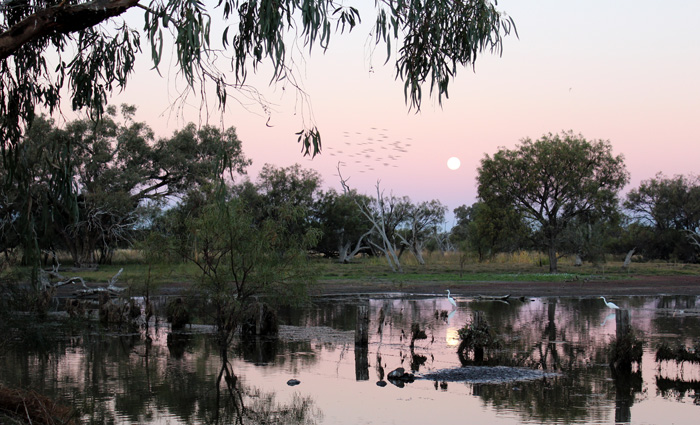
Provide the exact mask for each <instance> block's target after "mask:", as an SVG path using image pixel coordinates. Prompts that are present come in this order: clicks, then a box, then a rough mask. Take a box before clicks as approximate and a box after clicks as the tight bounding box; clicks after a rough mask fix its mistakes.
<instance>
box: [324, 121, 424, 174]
mask: <svg viewBox="0 0 700 425" xmlns="http://www.w3.org/2000/svg"><path fill="white" fill-rule="evenodd" d="M388 133H389V130H388V129H386V128H378V127H372V128H370V129H369V130H368V131H366V132H364V133H363V132H361V131H354V132H350V131H343V133H342V139H343V141H342V142H340V143H335V144H334V145H330V144H329V145H327V147H326V148H325V149H326V151H327V152H328V155H329V156H333V157H334V156H338V157H340V163H341V165H343V166H347V167H349V168H350V169H351V171H358V172H360V173H367V172H372V171H375V170H376V169H378V168H379V167H394V168H396V167H398V164H397V161H398V160H399V159H401V157H402V156H403V155H404V154H406V153H407V152H408V149H409V148H410V147H411V142H412V140H413V139H411V138H410V137H408V138H406V140H395V139H393V138H390V137H389V134H388ZM358 168H359V170H358Z"/></svg>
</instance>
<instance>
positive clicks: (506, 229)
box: [451, 202, 530, 261]
mask: <svg viewBox="0 0 700 425" xmlns="http://www.w3.org/2000/svg"><path fill="white" fill-rule="evenodd" d="M454 214H455V218H456V219H457V224H456V225H455V226H454V227H453V228H452V231H451V238H452V239H453V240H454V241H455V242H457V243H458V245H459V246H460V250H461V251H464V252H473V253H476V254H477V256H478V258H479V261H484V260H486V259H489V258H492V257H493V256H494V255H495V254H497V253H499V252H514V251H516V250H518V249H523V248H526V247H528V245H529V243H528V237H529V236H530V235H529V233H530V229H529V228H528V226H527V225H526V224H525V222H524V220H523V216H522V214H520V213H519V212H518V211H517V210H515V208H514V207H513V206H512V205H508V204H506V205H500V206H496V204H495V202H492V203H491V204H487V203H485V202H475V203H474V204H472V205H471V206H470V207H467V206H466V205H462V206H459V207H457V208H456V209H455V210H454Z"/></svg>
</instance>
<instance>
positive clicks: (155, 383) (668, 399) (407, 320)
mask: <svg viewBox="0 0 700 425" xmlns="http://www.w3.org/2000/svg"><path fill="white" fill-rule="evenodd" d="M699 298H700V297H695V296H657V297H616V298H614V299H613V300H609V301H613V302H615V303H616V304H617V305H619V306H620V307H621V308H623V309H627V310H629V313H630V322H631V325H632V328H633V329H634V332H635V334H636V335H637V337H638V338H640V339H641V340H642V341H643V342H644V354H643V359H642V363H641V366H639V367H636V366H635V368H634V369H633V372H632V373H631V374H627V375H624V376H615V374H613V373H612V371H611V369H610V368H609V366H608V347H609V344H610V342H611V341H612V340H613V339H614V337H615V332H616V320H615V314H616V311H615V310H611V309H609V308H608V307H606V305H605V304H604V303H603V301H602V300H601V299H598V298H527V299H508V300H507V301H501V300H484V299H478V298H464V297H459V296H455V299H456V303H457V306H456V307H453V306H452V305H451V304H450V303H449V301H448V299H447V298H446V297H445V296H441V297H435V296H429V295H424V296H421V295H410V296H409V295H406V294H382V295H376V294H374V295H371V296H369V297H361V296H356V295H354V296H347V297H346V296H336V297H325V298H317V299H315V300H314V302H313V306H312V307H311V308H306V309H304V310H303V311H295V310H285V311H282V312H280V315H279V316H280V319H281V322H282V323H283V324H284V325H283V326H282V327H281V329H280V335H279V338H276V339H257V340H255V341H249V342H246V343H242V342H236V343H235V344H234V346H232V347H231V349H230V350H229V351H228V352H227V353H225V354H226V356H225V358H224V356H222V353H220V351H219V349H218V348H217V345H216V343H215V338H214V336H213V335H212V334H211V332H210V329H209V328H207V327H203V326H193V327H190V328H187V329H185V331H183V332H177V333H175V332H172V333H171V332H170V330H169V328H168V326H167V324H163V323H161V324H160V325H159V326H158V327H157V328H156V330H155V331H154V330H153V329H151V337H152V341H146V338H145V337H144V335H143V333H142V332H135V333H132V334H124V333H119V332H113V331H109V330H107V329H104V328H102V327H101V326H100V325H98V324H97V323H96V322H89V321H82V322H75V321H65V320H64V321H52V322H48V323H44V324H36V323H35V324H27V325H26V327H23V328H22V330H21V338H17V335H16V333H17V332H18V331H17V330H15V337H14V338H10V341H6V342H5V343H4V344H3V345H2V346H0V383H3V384H6V385H9V386H15V387H23V388H32V389H35V390H37V391H39V392H41V393H44V394H46V395H49V396H51V397H58V398H60V399H62V400H65V401H67V402H68V403H70V404H72V405H74V406H76V407H78V408H79V409H80V412H81V415H82V418H83V420H84V421H85V422H86V423H115V424H117V423H154V424H156V423H162V424H177V423H212V422H217V421H219V422H221V423H285V424H287V423H298V424H359V423H362V424H396V423H402V424H414V423H415V424H421V423H436V422H438V421H440V422H445V423H448V422H454V423H464V422H469V423H488V424H519V423H545V424H554V423H599V424H612V423H632V424H658V423H675V424H691V423H692V424H696V423H697V422H698V419H697V418H698V417H699V416H700V368H699V367H698V366H697V365H694V364H690V363H681V364H676V363H675V362H667V361H664V362H657V361H656V360H655V353H656V349H657V347H658V346H659V345H660V344H661V343H664V342H665V343H668V344H669V345H670V346H672V347H676V346H678V345H679V344H683V345H685V346H686V347H693V346H694V345H695V344H697V343H698V342H699V341H700V303H699V302H698V301H699ZM360 308H362V309H365V308H366V309H368V311H369V318H370V324H369V344H368V346H367V349H366V350H363V349H356V348H355V340H354V333H355V326H356V320H357V316H358V314H357V313H358V309H360ZM477 312H480V315H481V317H483V319H484V320H485V321H486V322H487V323H488V325H489V326H490V328H491V329H492V331H493V332H494V333H495V335H496V336H497V338H498V340H499V341H500V343H501V347H500V349H499V350H496V351H494V352H491V353H490V354H489V355H490V356H491V357H492V359H493V361H494V362H496V363H499V364H506V365H507V366H510V367H515V368H516V369H509V368H504V367H500V368H498V367H497V368H493V367H492V368H487V367H483V366H482V367H481V368H480V369H479V368H478V367H474V366H469V367H470V368H474V369H475V373H473V374H471V375H470V376H469V379H468V380H467V381H464V380H458V379H447V378H444V379H443V378H441V379H424V377H425V376H426V375H429V374H430V373H433V372H437V371H444V370H455V369H459V368H461V367H462V365H463V364H462V362H460V358H459V356H458V355H457V347H458V345H459V343H460V339H459V335H458V330H459V329H460V328H462V327H463V326H464V325H465V324H466V323H467V322H470V321H472V320H473V318H474V315H475V313H477ZM412 326H417V329H420V330H421V331H424V332H425V338H424V339H416V340H415V341H414V342H413V347H411V339H412V338H411V335H412V332H411V330H412ZM15 329H17V328H16V327H15ZM5 339H6V340H7V339H8V338H5ZM489 355H487V357H488V356H489ZM466 360H467V362H469V359H466ZM504 362H505V363H504ZM223 365H228V366H230V370H232V371H233V373H234V374H235V377H236V378H233V379H228V380H227V379H222V380H219V379H218V378H219V377H220V374H221V372H222V366H223ZM399 367H402V368H404V369H405V370H406V371H407V372H411V373H413V374H414V375H415V380H414V381H413V382H405V383H404V382H397V381H389V380H388V379H387V376H388V374H389V372H391V371H393V370H394V369H396V368H399ZM533 370H534V371H535V372H534V373H535V376H530V375H529V374H524V375H522V376H521V374H519V373H516V374H515V375H513V374H512V373H511V372H513V371H516V372H517V371H525V372H528V373H529V371H533ZM543 371H546V372H547V373H543ZM224 378H225V377H224ZM290 379H295V380H298V384H297V385H288V381H289V380H290ZM225 381H226V382H228V383H229V384H231V385H226V382H225ZM231 381H233V382H231ZM217 382H219V384H218V385H217ZM378 382H379V383H380V384H379V385H378ZM392 382H393V383H392ZM290 383H293V382H290ZM383 383H386V385H385V386H380V385H383ZM230 388H235V391H229V389H230ZM232 400H233V401H232Z"/></svg>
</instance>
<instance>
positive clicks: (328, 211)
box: [314, 189, 372, 260]
mask: <svg viewBox="0 0 700 425" xmlns="http://www.w3.org/2000/svg"><path fill="white" fill-rule="evenodd" d="M356 202H359V203H360V204H363V203H367V202H369V198H368V197H367V196H364V195H360V194H358V193H356V192H355V191H351V192H350V193H343V194H339V193H338V192H336V191H335V190H333V189H330V190H328V191H327V192H325V193H322V194H320V196H319V199H318V201H317V202H316V207H315V209H314V210H315V217H314V218H315V221H316V223H317V225H318V227H319V229H320V230H321V232H322V236H321V238H320V239H319V242H318V245H317V246H316V250H317V251H318V252H320V253H322V254H324V255H326V256H329V257H338V256H339V255H340V253H341V251H343V250H345V251H344V252H346V253H347V252H350V251H351V248H353V247H352V245H353V244H357V243H358V242H360V239H361V238H362V237H363V236H364V235H366V234H367V233H368V232H369V231H370V230H371V228H372V225H371V223H370V222H369V221H368V220H367V218H366V217H365V216H363V215H362V213H361V212H360V210H359V208H358V206H357V203H356ZM343 260H346V259H345V258H344V259H343Z"/></svg>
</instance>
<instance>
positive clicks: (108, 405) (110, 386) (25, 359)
mask: <svg viewBox="0 0 700 425" xmlns="http://www.w3.org/2000/svg"><path fill="white" fill-rule="evenodd" d="M14 325H15V326H18V328H16V331H17V332H18V333H22V334H23V335H24V338H22V339H21V340H16V341H14V342H12V343H8V344H7V345H6V346H5V350H4V351H3V352H2V353H0V370H2V371H3V373H2V377H1V378H2V381H3V382H5V383H7V384H9V385H14V386H17V387H25V388H32V389H35V390H36V391H38V392H39V393H42V394H45V395H47V396H49V397H53V398H58V399H62V400H66V401H67V402H68V404H71V405H73V406H75V407H76V408H78V409H79V411H80V413H81V415H82V420H83V421H84V422H87V423H146V422H158V421H161V420H163V421H166V422H168V421H171V420H172V422H179V421H183V422H185V423H220V424H224V423H226V424H229V423H234V424H260V423H268V424H304V425H307V424H308V425H310V424H316V423H318V421H319V420H321V418H322V417H323V415H322V412H321V411H320V410H319V409H318V408H317V407H316V405H315V402H314V401H313V400H312V399H311V398H309V397H301V396H294V397H293V398H292V399H291V400H290V401H288V402H286V403H281V402H277V400H276V397H275V393H274V392H269V391H267V392H263V391H260V390H258V389H256V388H254V387H252V386H249V385H244V383H243V382H241V380H240V379H238V378H237V376H236V374H235V373H234V367H233V365H232V362H231V361H230V360H229V353H228V350H221V349H220V347H219V346H218V344H217V341H216V339H217V338H216V337H215V336H213V335H202V334H192V333H189V334H187V333H182V332H181V333H172V334H171V333H168V334H166V332H165V331H164V329H160V330H157V331H156V332H155V333H154V334H152V336H153V342H152V343H151V342H148V341H146V340H145V339H144V338H143V336H142V335H140V334H138V333H136V334H130V335H119V334H115V333H110V332H105V331H101V330H97V331H94V330H93V331H91V330H85V329H84V328H82V326H76V324H75V323H70V322H69V323H60V322H59V323H57V322H53V323H44V324H37V323H33V322H32V321H31V318H30V320H28V321H24V322H23V323H19V322H18V323H15V324H14ZM20 326H21V327H23V328H24V329H26V332H23V331H22V329H21V328H19V327H20ZM69 335H74V336H72V337H69ZM253 344H255V342H253ZM263 345H264V344H263ZM268 348H269V347H268ZM248 350H249V352H254V351H255V349H254V348H248ZM258 355H260V353H258Z"/></svg>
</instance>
